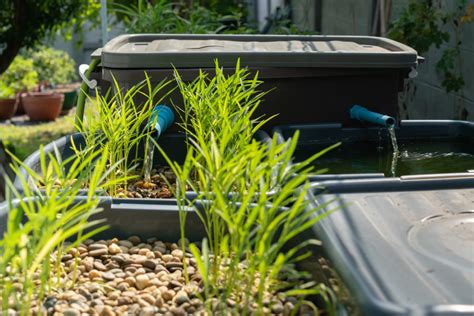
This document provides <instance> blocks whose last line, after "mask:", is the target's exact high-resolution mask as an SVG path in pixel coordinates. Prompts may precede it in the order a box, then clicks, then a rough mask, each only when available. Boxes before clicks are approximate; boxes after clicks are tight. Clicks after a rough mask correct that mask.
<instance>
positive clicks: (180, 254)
mask: <svg viewBox="0 0 474 316" xmlns="http://www.w3.org/2000/svg"><path fill="white" fill-rule="evenodd" d="M171 255H172V256H173V257H176V258H179V259H183V252H182V251H181V250H179V249H175V250H173V251H172V252H171Z"/></svg>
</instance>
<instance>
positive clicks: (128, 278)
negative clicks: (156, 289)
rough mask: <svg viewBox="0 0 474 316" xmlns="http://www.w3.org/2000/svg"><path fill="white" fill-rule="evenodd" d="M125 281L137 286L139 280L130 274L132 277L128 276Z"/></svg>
mask: <svg viewBox="0 0 474 316" xmlns="http://www.w3.org/2000/svg"><path fill="white" fill-rule="evenodd" d="M125 282H127V283H128V285H130V286H135V284H136V282H137V280H135V278H134V277H132V276H130V277H127V278H126V279H125Z"/></svg>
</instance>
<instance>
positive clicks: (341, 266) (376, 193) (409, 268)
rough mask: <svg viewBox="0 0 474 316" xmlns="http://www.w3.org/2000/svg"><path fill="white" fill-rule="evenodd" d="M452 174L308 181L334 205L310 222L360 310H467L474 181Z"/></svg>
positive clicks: (472, 298) (472, 289)
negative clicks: (448, 177)
mask: <svg viewBox="0 0 474 316" xmlns="http://www.w3.org/2000/svg"><path fill="white" fill-rule="evenodd" d="M456 181H457V186H456V185H453V183H452V182H451V183H448V182H439V181H438V182H436V181H435V182H432V183H430V180H415V181H401V180H400V179H396V178H385V179H365V180H342V181H341V180H340V181H331V182H325V183H322V184H321V183H317V184H314V190H313V192H314V194H315V195H314V196H313V195H312V194H310V195H311V196H310V198H309V199H310V200H311V204H313V205H312V206H315V205H320V204H326V206H325V209H326V210H329V209H333V208H338V209H337V210H336V211H334V213H332V214H331V216H329V217H327V218H325V219H323V220H322V221H320V222H318V223H316V224H315V225H314V226H313V230H314V231H315V233H316V235H317V236H318V237H319V239H320V240H321V241H322V242H323V245H330V246H329V247H325V248H324V249H325V251H326V255H327V256H328V257H329V259H330V260H331V261H332V262H333V263H334V264H335V268H336V270H337V271H338V272H339V274H340V275H341V277H342V279H343V282H344V283H345V284H346V285H347V286H348V287H349V290H350V291H351V293H352V294H353V295H354V296H355V299H356V302H357V305H358V306H359V308H360V309H361V311H362V314H363V315H473V314H474V235H473V234H472V232H473V231H474V212H473V209H474V199H473V197H474V189H472V188H473V187H474V185H473V184H472V181H471V184H470V188H464V189H461V187H462V186H463V185H462V179H457V180H456ZM456 181H455V182H454V183H456ZM459 181H461V182H459ZM321 185H323V186H324V188H322V186H321ZM465 186H466V183H464V187H465ZM452 188H457V190H453V189H452ZM323 191H324V192H326V193H325V194H322V195H318V196H316V194H320V193H321V192H323Z"/></svg>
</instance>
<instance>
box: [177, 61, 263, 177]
mask: <svg viewBox="0 0 474 316" xmlns="http://www.w3.org/2000/svg"><path fill="white" fill-rule="evenodd" d="M214 72H215V73H213V74H212V76H210V75H209V74H208V73H204V72H202V71H200V72H199V76H198V77H197V78H196V79H195V80H194V81H192V82H190V83H188V82H185V81H184V80H183V79H182V78H181V76H180V75H179V72H178V71H177V70H175V78H176V82H177V85H178V88H179V90H180V92H181V94H182V96H183V106H182V107H181V108H178V109H177V112H178V115H179V117H180V120H181V123H179V124H180V126H181V128H182V129H183V130H184V131H185V132H186V135H187V137H188V148H189V147H195V148H196V147H197V146H199V145H202V146H203V145H204V144H209V142H210V141H211V138H212V137H214V138H215V142H216V146H217V150H218V151H219V153H220V155H221V156H222V157H221V159H222V160H223V161H226V160H227V159H229V158H231V157H233V156H234V155H236V154H238V152H239V151H240V150H241V149H242V148H244V147H245V146H247V145H248V144H249V143H250V141H251V140H252V138H253V137H254V135H255V133H256V132H257V131H258V129H260V128H261V127H262V126H263V125H264V124H265V123H266V122H268V121H269V120H270V119H271V118H272V117H269V118H263V117H257V118H255V117H254V114H255V111H256V110H257V108H258V107H259V105H260V103H261V101H262V99H263V97H264V96H265V94H266V92H259V91H258V88H259V87H260V85H261V83H262V81H260V80H258V74H255V75H254V76H251V74H250V72H249V71H248V70H247V69H246V68H241V67H240V61H237V64H236V67H235V71H234V72H233V73H232V74H229V75H226V74H225V73H224V69H222V68H220V67H219V63H218V62H217V61H216V64H215V68H214ZM201 158H202V159H205V158H204V157H201ZM200 163H201V164H204V162H203V161H201V162H200ZM209 167H210V166H209ZM213 168H219V165H216V166H213ZM198 172H199V170H197V169H196V170H194V171H193V173H192V175H193V176H197V175H196V173H198Z"/></svg>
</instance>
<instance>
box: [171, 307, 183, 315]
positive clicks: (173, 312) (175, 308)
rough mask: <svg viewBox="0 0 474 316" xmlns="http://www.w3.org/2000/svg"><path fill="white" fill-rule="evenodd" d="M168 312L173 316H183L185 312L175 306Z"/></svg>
mask: <svg viewBox="0 0 474 316" xmlns="http://www.w3.org/2000/svg"><path fill="white" fill-rule="evenodd" d="M170 312H171V313H172V314H173V315H174V316H185V315H186V311H185V310H184V309H183V308H181V307H176V306H173V307H171V308H170Z"/></svg>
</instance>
